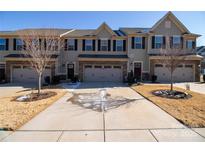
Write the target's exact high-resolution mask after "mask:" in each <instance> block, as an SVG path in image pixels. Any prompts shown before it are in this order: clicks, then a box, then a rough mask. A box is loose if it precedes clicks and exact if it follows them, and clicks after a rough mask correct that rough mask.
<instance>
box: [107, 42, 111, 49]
mask: <svg viewBox="0 0 205 154" xmlns="http://www.w3.org/2000/svg"><path fill="white" fill-rule="evenodd" d="M110 50H111V40H108V51H110Z"/></svg>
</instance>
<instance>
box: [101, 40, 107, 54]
mask: <svg viewBox="0 0 205 154" xmlns="http://www.w3.org/2000/svg"><path fill="white" fill-rule="evenodd" d="M100 50H101V51H108V40H101V44H100Z"/></svg>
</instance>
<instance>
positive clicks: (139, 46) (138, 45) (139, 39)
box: [135, 37, 142, 49]
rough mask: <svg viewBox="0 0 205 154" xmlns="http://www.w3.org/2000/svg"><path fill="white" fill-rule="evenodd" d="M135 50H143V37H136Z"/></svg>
mask: <svg viewBox="0 0 205 154" xmlns="http://www.w3.org/2000/svg"><path fill="white" fill-rule="evenodd" d="M135 48H136V49H142V37H135Z"/></svg>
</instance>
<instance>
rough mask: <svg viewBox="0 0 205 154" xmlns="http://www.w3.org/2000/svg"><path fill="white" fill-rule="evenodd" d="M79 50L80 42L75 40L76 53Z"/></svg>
mask: <svg viewBox="0 0 205 154" xmlns="http://www.w3.org/2000/svg"><path fill="white" fill-rule="evenodd" d="M77 50H78V40H77V39H75V51H77Z"/></svg>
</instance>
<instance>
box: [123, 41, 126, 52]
mask: <svg viewBox="0 0 205 154" xmlns="http://www.w3.org/2000/svg"><path fill="white" fill-rule="evenodd" d="M123 51H126V40H123Z"/></svg>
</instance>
